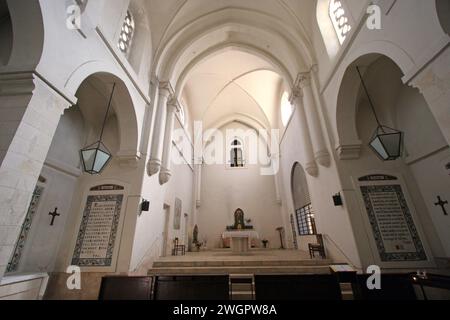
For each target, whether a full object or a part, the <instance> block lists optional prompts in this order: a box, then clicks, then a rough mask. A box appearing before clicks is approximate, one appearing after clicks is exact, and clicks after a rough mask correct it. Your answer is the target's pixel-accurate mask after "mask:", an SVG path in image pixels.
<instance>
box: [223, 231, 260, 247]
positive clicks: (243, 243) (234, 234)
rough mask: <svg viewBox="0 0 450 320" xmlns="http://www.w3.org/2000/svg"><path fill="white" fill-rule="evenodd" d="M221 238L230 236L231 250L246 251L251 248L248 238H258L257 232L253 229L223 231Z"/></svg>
mask: <svg viewBox="0 0 450 320" xmlns="http://www.w3.org/2000/svg"><path fill="white" fill-rule="evenodd" d="M222 238H223V239H227V238H231V249H232V250H233V252H247V251H249V250H250V249H251V245H252V242H251V241H250V239H259V234H258V232H256V231H253V230H236V231H225V232H224V233H222Z"/></svg>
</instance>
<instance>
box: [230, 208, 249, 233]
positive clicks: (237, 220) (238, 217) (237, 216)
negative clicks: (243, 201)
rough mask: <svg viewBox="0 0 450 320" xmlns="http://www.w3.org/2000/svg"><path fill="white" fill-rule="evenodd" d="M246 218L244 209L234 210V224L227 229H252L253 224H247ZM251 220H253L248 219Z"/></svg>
mask: <svg viewBox="0 0 450 320" xmlns="http://www.w3.org/2000/svg"><path fill="white" fill-rule="evenodd" d="M245 221H246V220H245V219H244V211H242V209H240V208H239V209H237V210H236V211H235V212H234V224H233V225H232V226H228V227H227V230H251V229H253V226H250V225H246V224H245ZM247 221H251V220H247Z"/></svg>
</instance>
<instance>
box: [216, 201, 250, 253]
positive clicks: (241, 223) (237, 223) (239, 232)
mask: <svg viewBox="0 0 450 320" xmlns="http://www.w3.org/2000/svg"><path fill="white" fill-rule="evenodd" d="M247 221H248V222H250V221H251V220H250V219H247ZM222 239H223V240H226V239H231V249H232V251H233V252H236V253H242V252H248V251H249V250H250V249H251V248H252V240H253V239H259V234H258V233H257V232H256V231H254V230H253V226H251V225H248V224H246V220H245V219H244V211H242V209H237V210H236V211H235V212H234V224H233V225H232V226H228V227H227V230H226V231H225V232H224V233H222Z"/></svg>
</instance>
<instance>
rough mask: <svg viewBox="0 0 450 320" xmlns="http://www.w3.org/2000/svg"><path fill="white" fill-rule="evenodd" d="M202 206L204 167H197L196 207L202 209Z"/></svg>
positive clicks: (198, 165)
mask: <svg viewBox="0 0 450 320" xmlns="http://www.w3.org/2000/svg"><path fill="white" fill-rule="evenodd" d="M201 204H202V165H201V164H197V165H195V207H196V208H200V206H201Z"/></svg>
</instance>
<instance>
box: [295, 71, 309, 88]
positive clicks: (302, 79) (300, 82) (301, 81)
mask: <svg viewBox="0 0 450 320" xmlns="http://www.w3.org/2000/svg"><path fill="white" fill-rule="evenodd" d="M310 85H311V72H310V71H308V72H300V73H299V74H298V75H297V78H296V79H295V82H294V87H297V88H300V89H301V90H303V89H304V88H306V87H309V86H310Z"/></svg>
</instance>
